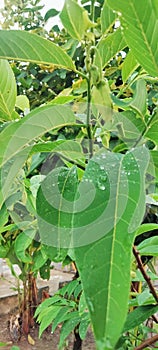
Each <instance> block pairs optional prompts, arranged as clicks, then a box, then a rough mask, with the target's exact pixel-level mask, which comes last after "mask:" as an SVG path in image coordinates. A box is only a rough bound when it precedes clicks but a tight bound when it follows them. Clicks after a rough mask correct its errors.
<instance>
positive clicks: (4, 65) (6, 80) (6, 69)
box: [0, 60, 17, 121]
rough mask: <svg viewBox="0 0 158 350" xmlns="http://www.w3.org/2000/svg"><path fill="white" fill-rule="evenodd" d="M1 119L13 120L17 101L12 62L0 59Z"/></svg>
mask: <svg viewBox="0 0 158 350" xmlns="http://www.w3.org/2000/svg"><path fill="white" fill-rule="evenodd" d="M0 76H1V79H0V115H1V116H0V120H1V121H2V120H5V121H7V120H11V119H12V112H13V110H14V107H15V101H16V94H17V89H16V81H15V77H14V74H13V71H12V69H11V67H10V64H9V63H8V61H6V60H0Z"/></svg>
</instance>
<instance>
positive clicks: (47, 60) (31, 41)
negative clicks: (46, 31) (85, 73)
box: [0, 30, 75, 70]
mask: <svg viewBox="0 0 158 350" xmlns="http://www.w3.org/2000/svg"><path fill="white" fill-rule="evenodd" d="M0 42H1V46H0V58H7V59H10V60H18V61H26V62H27V61H29V62H35V63H38V64H45V65H47V64H48V65H55V66H57V67H63V68H65V69H70V70H74V69H75V66H74V64H73V62H72V60H71V58H70V57H69V56H68V55H67V54H66V52H65V51H64V50H62V49H61V48H60V47H59V46H57V45H55V44H54V43H53V42H51V41H49V40H46V39H44V38H42V37H40V36H39V35H36V34H32V33H30V32H26V31H24V30H23V31H22V30H0Z"/></svg>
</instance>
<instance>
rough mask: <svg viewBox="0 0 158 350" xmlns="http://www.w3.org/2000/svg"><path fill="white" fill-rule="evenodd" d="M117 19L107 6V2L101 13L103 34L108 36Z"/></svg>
mask: <svg viewBox="0 0 158 350" xmlns="http://www.w3.org/2000/svg"><path fill="white" fill-rule="evenodd" d="M116 18H117V15H116V13H114V12H113V11H112V10H111V8H110V7H109V6H108V5H107V1H106V0H105V1H104V5H103V8H102V12H101V30H102V34H106V33H107V32H108V31H109V29H110V28H111V27H112V25H113V24H114V22H115V20H116Z"/></svg>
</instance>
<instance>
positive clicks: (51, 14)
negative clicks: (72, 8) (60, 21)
mask: <svg viewBox="0 0 158 350" xmlns="http://www.w3.org/2000/svg"><path fill="white" fill-rule="evenodd" d="M58 14H59V11H57V10H56V9H50V10H48V11H47V12H46V14H45V16H44V20H45V22H47V21H48V19H49V18H52V17H55V16H57V15H58Z"/></svg>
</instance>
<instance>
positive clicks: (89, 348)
mask: <svg viewBox="0 0 158 350" xmlns="http://www.w3.org/2000/svg"><path fill="white" fill-rule="evenodd" d="M30 335H31V337H32V338H33V339H34V341H35V345H30V344H29V343H28V341H27V339H26V338H25V337H24V336H22V337H21V339H20V341H19V342H17V343H14V344H13V343H12V342H11V339H10V335H9V332H8V315H4V316H3V317H2V316H1V317H0V341H1V342H8V343H9V344H8V346H3V347H2V348H1V349H2V350H10V349H11V347H12V346H13V345H14V346H19V348H20V350H58V343H59V335H60V328H58V329H57V330H56V331H55V332H54V334H51V333H50V332H49V331H45V332H44V333H43V336H42V338H41V339H39V338H38V328H34V329H32V330H31V332H30ZM67 342H68V343H67V345H66V346H65V349H64V350H72V349H73V335H71V336H70V337H69V338H68V340H67ZM95 349H96V347H95V344H94V339H93V335H92V332H91V331H90V330H89V331H88V333H87V337H86V339H85V340H84V342H83V350H95Z"/></svg>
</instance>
